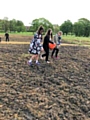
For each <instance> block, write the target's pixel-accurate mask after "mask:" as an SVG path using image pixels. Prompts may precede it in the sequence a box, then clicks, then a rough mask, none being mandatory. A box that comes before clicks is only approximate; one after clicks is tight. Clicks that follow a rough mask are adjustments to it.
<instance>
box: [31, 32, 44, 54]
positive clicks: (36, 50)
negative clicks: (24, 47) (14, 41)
mask: <svg viewBox="0 0 90 120" xmlns="http://www.w3.org/2000/svg"><path fill="white" fill-rule="evenodd" d="M41 42H42V35H38V34H37V33H36V34H35V35H34V38H33V40H32V42H31V43H30V48H29V52H30V54H40V52H41V49H42V44H41Z"/></svg>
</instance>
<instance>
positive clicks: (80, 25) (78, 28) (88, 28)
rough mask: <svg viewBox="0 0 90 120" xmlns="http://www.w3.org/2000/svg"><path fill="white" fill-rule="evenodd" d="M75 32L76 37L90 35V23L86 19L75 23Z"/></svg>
mask: <svg viewBox="0 0 90 120" xmlns="http://www.w3.org/2000/svg"><path fill="white" fill-rule="evenodd" d="M73 31H74V33H75V35H76V36H85V37H88V36H89V35H90V21H89V20H87V19H86V18H81V19H79V20H78V22H76V23H74V26H73Z"/></svg>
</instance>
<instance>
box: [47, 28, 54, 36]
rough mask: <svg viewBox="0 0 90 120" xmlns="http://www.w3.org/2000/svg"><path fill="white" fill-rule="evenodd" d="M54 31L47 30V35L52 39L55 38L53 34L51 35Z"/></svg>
mask: <svg viewBox="0 0 90 120" xmlns="http://www.w3.org/2000/svg"><path fill="white" fill-rule="evenodd" d="M51 31H52V29H48V30H47V33H46V35H47V36H48V37H49V38H50V37H51V38H52V37H53V35H52V33H51V34H50V32H51Z"/></svg>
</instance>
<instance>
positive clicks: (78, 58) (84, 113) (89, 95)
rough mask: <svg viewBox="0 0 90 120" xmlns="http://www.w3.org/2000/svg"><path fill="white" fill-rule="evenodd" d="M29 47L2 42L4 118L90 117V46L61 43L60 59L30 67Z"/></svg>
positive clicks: (0, 108)
mask: <svg viewBox="0 0 90 120" xmlns="http://www.w3.org/2000/svg"><path fill="white" fill-rule="evenodd" d="M17 39H18V40H19V41H24V39H22V40H21V39H19V38H17ZM28 40H29V39H27V41H28ZM28 48H29V44H0V85H1V86H0V120H90V49H89V48H87V47H80V46H61V47H60V51H59V56H60V59H59V60H53V59H51V58H49V59H50V61H51V64H46V62H45V61H43V60H39V61H40V63H41V64H40V66H36V65H35V63H34V62H33V65H32V66H28V65H27V61H28V60H29V58H30V55H29V54H28ZM50 52H51V51H50ZM50 54H51V53H50Z"/></svg>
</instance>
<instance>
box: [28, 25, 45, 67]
mask: <svg viewBox="0 0 90 120" xmlns="http://www.w3.org/2000/svg"><path fill="white" fill-rule="evenodd" d="M43 31H44V29H43V27H42V26H40V27H39V29H38V31H37V33H36V34H35V35H34V38H33V40H32V42H31V44H30V48H29V52H30V53H31V54H33V55H32V57H31V58H30V60H29V61H28V64H29V65H32V60H33V59H34V58H35V59H36V64H37V65H39V64H40V63H39V62H38V59H39V54H40V52H41V50H43V47H42V44H41V42H42V33H43Z"/></svg>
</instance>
